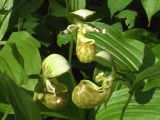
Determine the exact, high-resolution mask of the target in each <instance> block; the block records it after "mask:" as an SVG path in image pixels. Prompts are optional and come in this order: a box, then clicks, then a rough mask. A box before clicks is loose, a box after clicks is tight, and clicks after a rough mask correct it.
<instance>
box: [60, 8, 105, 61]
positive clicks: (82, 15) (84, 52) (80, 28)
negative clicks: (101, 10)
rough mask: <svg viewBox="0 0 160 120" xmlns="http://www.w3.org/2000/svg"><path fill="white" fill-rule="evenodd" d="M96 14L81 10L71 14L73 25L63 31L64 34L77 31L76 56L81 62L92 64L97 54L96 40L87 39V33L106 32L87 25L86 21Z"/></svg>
mask: <svg viewBox="0 0 160 120" xmlns="http://www.w3.org/2000/svg"><path fill="white" fill-rule="evenodd" d="M94 13H95V12H94V11H90V10H87V9H80V10H77V11H75V12H71V13H70V14H69V18H70V21H71V22H72V23H73V24H71V25H69V26H68V27H67V29H66V30H64V31H63V33H64V34H67V33H72V32H74V31H75V30H76V31H77V40H76V55H77V58H78V59H79V61H80V62H82V63H90V62H92V61H93V60H94V57H95V54H96V45H95V40H94V39H89V38H87V37H85V34H86V33H87V32H102V33H103V32H104V31H100V30H99V29H97V28H95V27H92V26H90V25H88V24H86V23H85V22H84V21H85V20H86V19H87V18H89V17H90V16H92V15H93V14H94Z"/></svg>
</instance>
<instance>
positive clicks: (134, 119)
mask: <svg viewBox="0 0 160 120" xmlns="http://www.w3.org/2000/svg"><path fill="white" fill-rule="evenodd" d="M128 95H129V94H128V90H127V89H124V90H119V91H116V92H114V93H113V95H112V97H111V99H110V100H109V102H108V104H107V107H106V108H104V107H103V106H101V108H100V109H99V110H98V112H97V114H96V117H95V119H96V120H119V119H120V114H121V111H122V108H123V106H124V104H125V102H126V100H127V98H128ZM159 111H160V91H159V90H157V91H156V92H155V94H154V96H153V98H152V100H151V101H150V102H149V103H147V104H144V105H140V104H137V103H136V102H135V100H134V97H132V100H131V102H130V103H129V105H128V107H127V109H126V112H125V113H124V118H123V120H159V119H160V116H159Z"/></svg>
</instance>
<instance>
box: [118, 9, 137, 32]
mask: <svg viewBox="0 0 160 120" xmlns="http://www.w3.org/2000/svg"><path fill="white" fill-rule="evenodd" d="M116 17H118V18H120V19H121V18H122V19H123V18H124V19H125V24H126V25H127V26H128V28H129V29H130V28H132V27H134V22H135V19H136V17H137V12H136V11H131V10H123V11H121V12H120V13H119V14H118V15H116Z"/></svg>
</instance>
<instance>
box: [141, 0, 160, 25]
mask: <svg viewBox="0 0 160 120" xmlns="http://www.w3.org/2000/svg"><path fill="white" fill-rule="evenodd" d="M141 2H142V5H143V7H144V9H145V11H146V13H147V17H148V24H149V25H150V22H151V19H152V16H153V15H154V14H155V13H157V12H158V11H159V10H160V1H159V0H141Z"/></svg>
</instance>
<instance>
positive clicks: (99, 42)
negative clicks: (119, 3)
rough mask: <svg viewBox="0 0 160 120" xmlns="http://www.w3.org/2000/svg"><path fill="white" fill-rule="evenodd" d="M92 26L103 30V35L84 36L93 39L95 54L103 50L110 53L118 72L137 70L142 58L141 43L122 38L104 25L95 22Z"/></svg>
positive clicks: (142, 48)
mask: <svg viewBox="0 0 160 120" xmlns="http://www.w3.org/2000/svg"><path fill="white" fill-rule="evenodd" d="M92 25H94V26H96V27H98V28H99V29H105V34H102V33H100V32H99V33H87V35H86V36H87V37H89V38H92V39H95V41H96V49H97V52H99V51H102V50H104V51H107V52H109V53H111V54H112V56H113V57H114V60H115V63H116V66H117V67H118V69H120V70H131V71H138V70H139V67H140V65H141V64H142V61H143V56H144V44H143V43H141V42H139V41H136V40H130V39H126V38H124V37H123V36H122V35H121V33H119V32H117V31H115V30H113V29H112V28H111V27H110V26H108V25H106V24H103V23H98V22H95V23H92ZM137 46H138V47H137Z"/></svg>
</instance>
